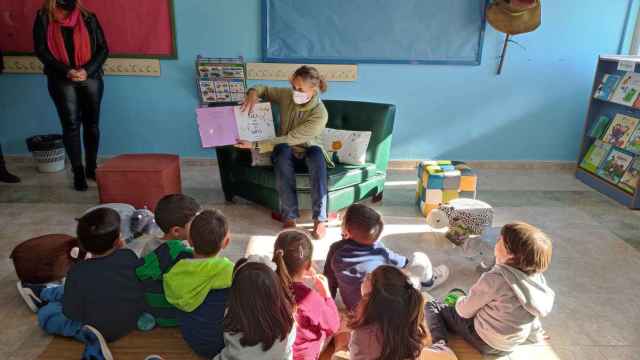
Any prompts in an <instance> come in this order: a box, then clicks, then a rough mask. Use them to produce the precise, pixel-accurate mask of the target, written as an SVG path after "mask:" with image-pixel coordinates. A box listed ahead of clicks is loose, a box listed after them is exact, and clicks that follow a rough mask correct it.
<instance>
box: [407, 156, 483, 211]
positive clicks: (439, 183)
mask: <svg viewBox="0 0 640 360" xmlns="http://www.w3.org/2000/svg"><path fill="white" fill-rule="evenodd" d="M477 185H478V177H477V175H476V173H475V171H473V169H471V168H470V167H469V166H468V165H467V164H465V163H464V162H462V161H451V160H429V161H422V162H421V163H420V164H418V185H417V188H416V203H417V204H418V206H419V207H420V211H421V212H422V214H423V215H424V216H428V215H429V212H431V210H433V209H435V208H437V207H438V205H440V204H442V203H447V202H450V201H452V200H455V199H458V198H471V199H475V198H476V187H477Z"/></svg>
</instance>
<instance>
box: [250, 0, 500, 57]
mask: <svg viewBox="0 0 640 360" xmlns="http://www.w3.org/2000/svg"><path fill="white" fill-rule="evenodd" d="M262 1H263V2H262V26H263V39H262V47H263V48H262V51H263V60H264V61H267V62H304V63H311V62H313V63H409V64H456V65H479V64H480V62H481V57H482V42H483V36H484V30H485V24H486V22H485V9H486V6H487V4H488V0H395V1H394V0H348V1H345V0H321V1H299V0H262Z"/></svg>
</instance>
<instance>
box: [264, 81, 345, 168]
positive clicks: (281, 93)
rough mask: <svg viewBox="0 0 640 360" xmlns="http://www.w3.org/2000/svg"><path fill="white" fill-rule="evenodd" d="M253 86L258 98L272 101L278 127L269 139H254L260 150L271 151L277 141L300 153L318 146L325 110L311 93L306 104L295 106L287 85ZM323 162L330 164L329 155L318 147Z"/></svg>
mask: <svg viewBox="0 0 640 360" xmlns="http://www.w3.org/2000/svg"><path fill="white" fill-rule="evenodd" d="M253 89H255V90H256V93H257V95H258V97H259V98H261V99H263V100H266V101H269V102H273V103H276V104H277V105H278V106H279V108H280V128H279V129H278V132H277V133H278V136H277V137H275V138H273V139H268V140H262V141H258V143H257V149H258V150H259V151H260V153H267V152H272V151H273V148H274V147H275V146H276V145H278V144H289V145H290V146H292V147H293V150H294V152H295V153H298V154H300V153H303V152H304V150H305V148H307V147H309V146H319V147H320V148H321V149H322V132H323V130H324V129H325V127H326V126H327V121H328V120H329V113H328V112H327V109H326V108H325V107H324V104H323V103H322V101H321V100H320V98H319V97H318V94H315V95H314V96H313V98H311V100H309V102H308V103H306V104H303V105H298V104H296V103H294V102H293V91H292V90H291V89H290V88H276V87H268V86H256V87H254V88H253ZM322 152H323V153H324V157H325V159H326V160H327V165H328V166H329V167H333V166H334V164H333V162H332V161H331V157H330V156H329V154H328V153H327V152H326V150H324V149H322Z"/></svg>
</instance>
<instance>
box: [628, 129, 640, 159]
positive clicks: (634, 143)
mask: <svg viewBox="0 0 640 360" xmlns="http://www.w3.org/2000/svg"><path fill="white" fill-rule="evenodd" d="M625 149H627V150H629V151H631V152H632V153H634V154H637V155H640V126H638V128H637V129H636V131H634V132H633V134H632V135H631V137H630V138H629V141H628V142H627V147H626V148H625Z"/></svg>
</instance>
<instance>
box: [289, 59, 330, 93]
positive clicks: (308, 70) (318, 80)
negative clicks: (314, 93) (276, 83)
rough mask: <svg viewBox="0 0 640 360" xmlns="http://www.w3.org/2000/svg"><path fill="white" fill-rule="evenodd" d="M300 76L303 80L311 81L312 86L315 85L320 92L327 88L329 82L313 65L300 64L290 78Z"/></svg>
mask: <svg viewBox="0 0 640 360" xmlns="http://www.w3.org/2000/svg"><path fill="white" fill-rule="evenodd" d="M295 78H300V79H302V80H303V81H305V82H309V83H311V84H312V85H313V86H315V87H317V88H318V90H320V92H321V93H324V92H326V91H327V89H328V88H329V84H327V81H326V80H325V79H324V76H322V75H320V72H319V71H318V69H316V68H314V67H313V66H308V65H302V66H300V67H299V68H298V69H297V70H296V71H295V72H294V73H293V76H291V79H292V80H293V79H295Z"/></svg>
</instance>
